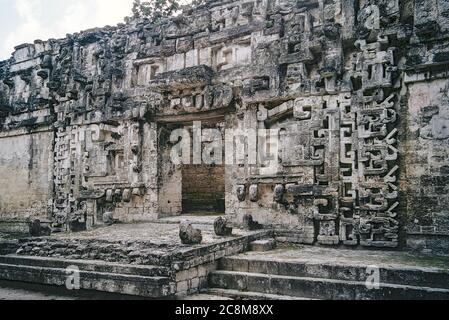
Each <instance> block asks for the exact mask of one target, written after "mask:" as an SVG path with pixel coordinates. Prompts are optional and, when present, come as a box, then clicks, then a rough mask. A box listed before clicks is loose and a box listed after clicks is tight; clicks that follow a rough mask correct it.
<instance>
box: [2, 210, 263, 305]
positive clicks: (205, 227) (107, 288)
mask: <svg viewBox="0 0 449 320" xmlns="http://www.w3.org/2000/svg"><path fill="white" fill-rule="evenodd" d="M214 219H215V217H213V216H208V217H186V216H183V217H179V218H168V219H167V220H165V219H162V220H159V221H156V222H147V223H139V224H117V225H113V226H111V227H104V228H98V229H94V230H90V231H85V232H79V233H60V234H55V235H53V236H51V237H40V238H22V239H19V240H16V241H11V240H7V241H4V242H2V243H3V245H0V247H1V249H2V251H1V252H2V253H3V256H0V279H3V280H12V281H22V282H28V283H38V284H44V285H57V286H63V285H64V284H65V281H66V278H67V268H68V267H70V266H76V267H77V268H79V270H80V276H81V288H82V289H86V290H96V291H101V292H111V293H122V294H128V295H137V296H142V297H149V298H168V297H174V296H186V295H188V294H192V293H196V292H198V291H199V289H200V288H202V287H205V286H206V285H207V275H208V273H209V272H210V271H213V270H215V269H216V268H217V264H218V260H219V259H221V258H223V257H225V256H229V255H235V254H238V253H243V252H245V251H246V250H247V249H248V248H249V244H250V242H252V241H254V240H258V239H261V238H264V237H267V236H269V235H270V234H271V231H257V232H250V231H244V230H240V229H234V232H233V235H232V236H230V237H218V236H216V235H215V233H214V230H213V225H212V224H213V221H214ZM182 220H188V221H190V222H192V223H193V224H194V227H195V228H198V229H200V230H202V234H203V242H202V243H201V244H200V245H195V246H190V245H183V244H181V242H180V239H179V223H180V222H181V221H182Z"/></svg>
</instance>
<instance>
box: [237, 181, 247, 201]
mask: <svg viewBox="0 0 449 320" xmlns="http://www.w3.org/2000/svg"><path fill="white" fill-rule="evenodd" d="M237 199H239V201H240V202H243V201H245V199H246V186H245V185H243V184H242V185H239V186H237Z"/></svg>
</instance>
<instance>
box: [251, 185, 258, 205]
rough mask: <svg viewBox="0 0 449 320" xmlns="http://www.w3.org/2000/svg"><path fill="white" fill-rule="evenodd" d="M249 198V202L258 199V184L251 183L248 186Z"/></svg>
mask: <svg viewBox="0 0 449 320" xmlns="http://www.w3.org/2000/svg"><path fill="white" fill-rule="evenodd" d="M249 200H251V202H257V200H259V186H258V185H257V184H252V185H251V186H250V187H249Z"/></svg>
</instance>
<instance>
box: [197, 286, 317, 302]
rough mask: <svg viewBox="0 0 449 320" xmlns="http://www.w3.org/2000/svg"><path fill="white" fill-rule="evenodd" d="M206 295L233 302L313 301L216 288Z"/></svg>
mask: <svg viewBox="0 0 449 320" xmlns="http://www.w3.org/2000/svg"><path fill="white" fill-rule="evenodd" d="M205 293H206V294H208V295H211V296H218V297H226V298H229V299H231V300H313V299H310V298H301V297H292V296H285V295H277V294H267V293H260V292H248V291H239V290H230V289H216V288H215V289H208V290H206V291H205Z"/></svg>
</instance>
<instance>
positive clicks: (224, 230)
mask: <svg viewBox="0 0 449 320" xmlns="http://www.w3.org/2000/svg"><path fill="white" fill-rule="evenodd" d="M214 231H215V234H216V235H217V236H220V237H228V236H230V235H232V227H231V226H229V221H228V219H226V218H224V217H219V218H217V219H216V220H215V222H214Z"/></svg>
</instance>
